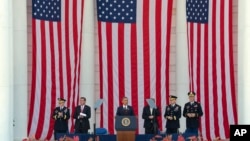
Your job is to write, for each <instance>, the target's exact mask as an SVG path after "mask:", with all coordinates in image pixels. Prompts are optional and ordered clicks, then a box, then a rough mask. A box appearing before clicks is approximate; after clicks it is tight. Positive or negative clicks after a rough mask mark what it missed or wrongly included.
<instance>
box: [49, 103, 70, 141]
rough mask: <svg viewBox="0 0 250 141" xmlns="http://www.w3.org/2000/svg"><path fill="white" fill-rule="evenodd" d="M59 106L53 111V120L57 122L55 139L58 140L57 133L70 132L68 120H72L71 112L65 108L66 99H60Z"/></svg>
mask: <svg viewBox="0 0 250 141" xmlns="http://www.w3.org/2000/svg"><path fill="white" fill-rule="evenodd" d="M57 100H58V103H59V106H58V107H56V108H55V109H54V111H53V115H52V118H53V119H54V120H55V124H54V138H55V139H56V134H57V133H67V132H68V119H69V118H70V111H69V109H68V108H67V107H65V106H64V104H65V101H66V100H65V99H63V98H58V99H57Z"/></svg>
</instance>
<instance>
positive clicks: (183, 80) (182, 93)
mask: <svg viewBox="0 0 250 141" xmlns="http://www.w3.org/2000/svg"><path fill="white" fill-rule="evenodd" d="M185 3H186V1H185V0H177V1H176V5H177V8H176V94H177V96H178V98H177V103H178V104H179V105H181V107H182V111H183V107H184V104H185V103H186V102H188V96H187V92H188V91H189V76H188V46H187V29H186V11H185V10H186V4H185ZM180 124H181V125H180V132H184V131H185V129H186V122H185V118H184V117H182V118H181V119H180Z"/></svg>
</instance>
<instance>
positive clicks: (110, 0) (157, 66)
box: [97, 0, 173, 133]
mask: <svg viewBox="0 0 250 141" xmlns="http://www.w3.org/2000/svg"><path fill="white" fill-rule="evenodd" d="M172 11H173V0H97V12H98V14H97V16H98V36H99V53H100V55H99V57H100V95H101V98H103V99H104V104H103V106H102V109H101V126H102V127H105V128H107V129H108V131H109V132H110V133H115V129H114V126H115V121H114V117H115V114H116V109H117V107H118V106H119V105H121V103H120V102H121V100H122V97H124V96H126V97H128V99H129V104H130V105H132V106H133V108H134V110H135V114H136V116H138V128H139V130H138V133H144V129H143V119H142V110H143V106H144V105H145V104H146V99H148V98H150V97H152V98H155V99H156V104H157V105H158V106H159V107H162V108H161V113H163V112H164V110H165V106H166V101H168V95H169V61H170V60H169V59H170V57H169V56H170V40H171V39H170V37H171V36H170V35H171V24H172ZM159 121H160V127H161V128H162V127H164V125H165V120H164V119H163V118H162V116H161V117H160V118H159Z"/></svg>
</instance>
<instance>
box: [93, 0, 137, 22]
mask: <svg viewBox="0 0 250 141" xmlns="http://www.w3.org/2000/svg"><path fill="white" fill-rule="evenodd" d="M97 13H98V20H100V21H104V22H124V23H135V22H136V0H97Z"/></svg>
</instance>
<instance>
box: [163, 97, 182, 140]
mask: <svg viewBox="0 0 250 141" xmlns="http://www.w3.org/2000/svg"><path fill="white" fill-rule="evenodd" d="M176 99H177V96H174V95H170V96H169V103H170V104H169V105H167V106H166V110H165V114H164V118H166V120H167V122H166V126H165V127H166V128H167V130H166V134H168V135H169V134H175V133H178V129H179V128H180V121H179V119H180V118H181V106H180V105H178V104H176Z"/></svg>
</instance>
